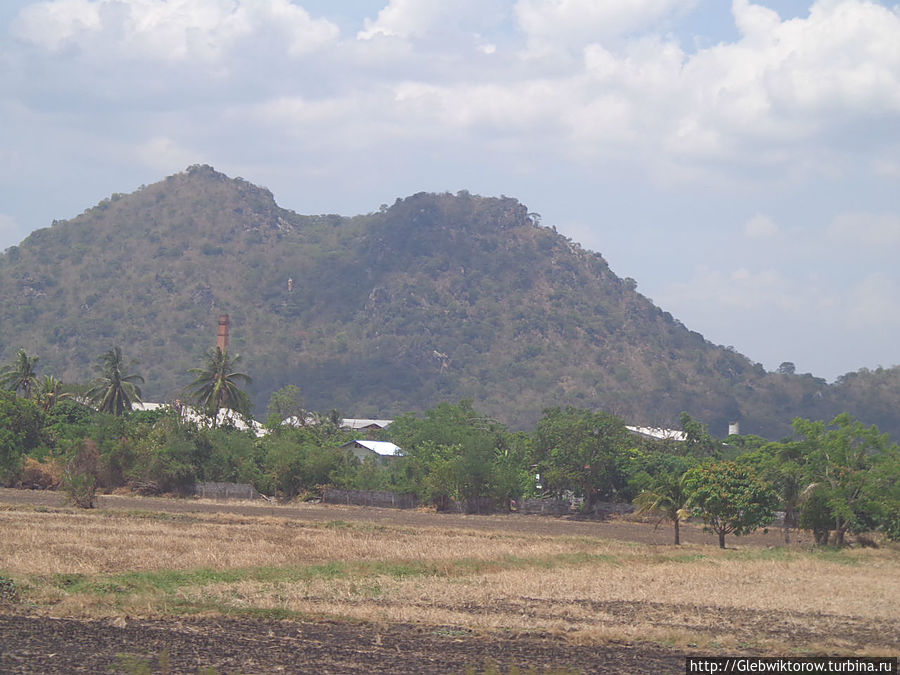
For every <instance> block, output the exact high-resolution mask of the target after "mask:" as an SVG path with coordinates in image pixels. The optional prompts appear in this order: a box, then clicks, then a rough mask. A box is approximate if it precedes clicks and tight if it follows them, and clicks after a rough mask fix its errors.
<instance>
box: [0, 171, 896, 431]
mask: <svg viewBox="0 0 900 675" xmlns="http://www.w3.org/2000/svg"><path fill="white" fill-rule="evenodd" d="M99 242H102V245H101V244H100V243H99ZM289 279H290V280H292V284H291V286H290V287H289V285H288V280H289ZM633 286H634V285H633V284H632V283H630V282H627V281H623V280H622V279H619V278H618V277H616V276H615V274H613V273H612V272H611V271H610V269H609V267H608V266H607V264H606V262H605V261H604V260H603V258H602V257H601V256H600V255H599V254H597V253H593V252H590V251H585V250H584V249H582V248H580V247H579V246H578V245H577V244H575V243H574V242H571V241H569V240H567V239H566V238H564V237H563V236H561V235H559V234H557V233H556V232H555V231H553V230H552V229H550V228H546V227H542V226H540V225H539V223H538V222H537V219H536V217H534V216H532V215H529V214H528V212H527V209H526V207H525V206H524V205H522V204H520V203H519V202H517V201H516V200H514V199H509V198H500V199H490V198H481V197H477V196H473V195H470V194H468V193H460V194H458V195H450V194H424V193H423V194H417V195H414V196H412V197H409V198H407V199H401V200H397V202H396V203H395V204H394V205H393V206H391V207H390V208H386V209H384V210H382V211H379V212H377V213H372V214H369V215H365V216H357V217H354V218H343V217H340V216H333V215H329V216H300V215H297V214H296V213H293V212H291V211H287V210H285V209H281V208H279V207H278V206H277V205H276V204H275V202H274V200H273V198H272V195H271V193H269V192H268V191H267V190H265V189H263V188H259V187H256V186H253V185H251V184H250V183H248V182H246V181H243V180H237V179H235V180H232V179H228V178H227V177H226V176H224V175H222V174H220V173H217V172H215V171H214V170H212V169H211V168H210V167H203V166H195V167H191V168H190V169H189V170H187V171H186V172H184V173H181V174H177V175H175V176H171V177H169V178H167V179H166V180H164V181H162V182H160V183H157V184H155V185H150V186H147V187H145V188H143V189H141V190H139V191H137V192H135V193H134V194H131V195H124V196H120V197H118V198H116V199H110V200H105V201H104V202H102V203H101V204H100V205H98V206H97V207H95V208H92V209H89V210H87V211H86V212H85V213H83V214H82V215H80V216H78V217H76V218H73V219H72V220H69V221H62V222H59V223H57V224H56V225H55V226H54V227H52V228H48V229H45V230H38V231H36V232H34V233H33V234H32V235H31V236H30V237H28V238H27V239H26V240H25V241H24V242H22V244H21V245H20V246H18V247H13V248H12V249H10V250H9V251H8V252H7V253H5V254H4V255H3V264H2V265H0V296H2V297H3V298H4V302H3V303H2V304H0V344H2V345H4V346H5V350H4V351H3V352H2V353H0V359H3V360H6V361H11V360H13V359H14V357H15V353H16V350H17V349H19V348H20V347H21V346H23V345H28V348H29V350H32V349H33V350H35V351H36V352H37V353H40V354H41V355H42V357H41V365H42V366H45V367H46V368H48V369H49V370H50V371H51V372H53V373H55V374H56V375H57V376H58V377H59V378H60V379H62V380H63V381H66V382H75V381H86V380H87V379H88V377H89V372H90V371H89V363H90V361H91V358H92V357H93V355H95V354H97V353H98V352H100V351H102V350H103V349H105V348H106V346H107V345H109V344H110V343H117V344H122V345H127V349H128V351H129V352H131V353H136V354H140V355H141V361H142V364H143V366H142V369H143V372H142V374H143V375H144V376H145V377H146V380H147V382H146V386H145V387H144V389H145V391H144V394H145V397H146V398H147V399H148V400H158V401H159V400H172V399H174V398H176V397H178V396H179V395H180V394H181V392H182V391H183V389H184V386H185V385H186V384H187V383H188V382H189V378H188V377H186V376H185V373H186V371H187V370H188V368H190V367H191V366H192V365H195V357H196V355H197V354H199V353H201V352H202V351H203V350H205V349H206V348H207V347H208V346H209V345H211V344H213V341H214V339H215V325H216V324H215V317H216V315H217V314H218V313H220V312H228V313H229V314H230V315H231V317H232V321H233V323H232V343H233V347H234V349H235V350H236V351H240V352H241V353H242V354H243V355H244V358H245V361H244V364H243V367H244V368H245V369H246V371H247V372H249V373H252V374H253V377H254V381H253V383H252V384H249V385H248V386H247V393H248V395H250V396H251V397H252V398H254V399H255V400H257V401H266V400H268V399H269V397H270V395H271V393H272V392H273V391H276V390H278V389H280V388H282V387H284V386H285V385H289V384H291V383H297V384H299V386H301V387H302V389H303V393H304V398H305V405H307V406H308V407H309V408H311V409H319V410H328V409H332V408H337V409H340V410H344V411H346V412H347V414H349V415H354V416H373V417H395V416H397V415H398V414H400V413H401V412H403V411H409V410H413V411H418V412H421V411H423V410H425V409H427V408H430V407H433V406H435V405H437V404H438V403H440V402H442V401H447V400H459V399H461V398H469V399H472V400H473V401H475V402H476V404H477V406H478V407H479V408H480V409H482V410H484V411H485V412H486V413H487V414H489V415H492V416H494V417H496V418H498V419H500V420H502V421H503V422H504V423H506V424H509V425H513V426H514V427H515V428H529V427H531V426H533V425H534V424H535V423H536V422H537V420H538V419H539V418H540V415H541V411H543V410H544V409H545V408H547V407H564V406H567V405H576V406H578V407H585V408H589V409H591V410H615V411H616V414H617V415H619V416H620V417H621V418H623V419H625V420H628V421H629V423H636V424H654V425H659V426H667V427H674V426H676V425H677V423H678V418H679V414H680V413H681V411H683V410H687V411H689V412H690V414H691V416H692V417H693V418H694V419H698V420H703V421H704V422H705V423H706V424H708V425H709V429H711V430H713V431H714V432H716V433H723V432H724V429H725V425H726V424H727V423H728V422H729V421H731V420H735V419H740V420H741V423H742V426H743V428H744V431H745V432H749V433H758V434H761V435H765V436H767V437H769V438H778V437H781V436H784V435H786V434H787V433H789V431H790V420H791V419H793V418H794V417H797V416H800V417H808V418H812V419H830V418H832V417H833V416H834V415H836V414H837V413H838V412H840V411H842V410H849V411H851V412H853V413H854V414H855V415H857V416H858V417H860V418H861V419H866V420H867V421H868V422H870V423H876V424H878V425H880V426H881V428H882V429H884V430H886V431H888V432H890V433H892V434H895V435H898V436H900V421H898V418H897V415H896V410H897V407H898V404H900V369H898V368H894V369H886V370H883V369H879V370H877V371H871V372H869V371H861V372H860V373H855V374H850V375H848V376H845V377H844V378H842V379H841V380H840V381H839V382H838V383H837V384H835V385H828V384H827V383H825V381H824V380H821V379H818V378H815V377H813V376H811V375H798V374H775V373H771V374H767V373H765V372H764V371H763V369H762V368H761V367H760V366H758V365H757V364H753V363H752V362H751V361H749V360H748V359H746V358H745V357H743V356H741V355H740V354H737V353H734V352H733V351H729V350H727V349H724V348H721V347H716V346H714V345H712V344H709V343H708V342H706V341H705V340H704V339H703V337H702V336H701V335H699V334H697V333H694V332H691V331H689V330H688V329H687V328H685V327H684V326H683V325H681V324H680V323H679V322H678V321H677V320H675V319H674V318H673V317H672V316H671V315H669V314H667V313H665V312H663V311H661V310H659V309H658V308H656V307H654V306H653V304H652V303H651V302H650V301H649V300H647V299H646V298H645V297H643V296H641V295H640V294H639V293H638V292H637V291H636V290H635V288H634V287H633Z"/></svg>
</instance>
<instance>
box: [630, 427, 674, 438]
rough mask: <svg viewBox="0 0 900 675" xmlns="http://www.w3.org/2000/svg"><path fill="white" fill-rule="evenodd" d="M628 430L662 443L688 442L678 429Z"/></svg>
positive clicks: (631, 428) (642, 428)
mask: <svg viewBox="0 0 900 675" xmlns="http://www.w3.org/2000/svg"><path fill="white" fill-rule="evenodd" d="M626 429H628V431H630V432H632V433H635V434H640V435H641V436H647V437H648V438H656V439H658V440H661V441H684V440H687V435H686V434H685V433H684V432H683V431H678V430H677V429H661V428H659V427H626Z"/></svg>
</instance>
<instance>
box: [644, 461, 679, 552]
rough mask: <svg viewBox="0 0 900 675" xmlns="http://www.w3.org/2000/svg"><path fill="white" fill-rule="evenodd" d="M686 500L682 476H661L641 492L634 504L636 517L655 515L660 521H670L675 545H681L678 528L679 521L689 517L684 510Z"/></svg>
mask: <svg viewBox="0 0 900 675" xmlns="http://www.w3.org/2000/svg"><path fill="white" fill-rule="evenodd" d="M687 498H688V497H687V492H685V488H684V475H681V476H678V475H672V474H663V475H662V476H660V477H659V478H657V479H656V480H655V481H654V483H653V485H652V486H651V487H650V488H649V489H647V490H644V491H643V492H641V494H639V495H638V496H637V497H636V498H635V500H634V503H635V506H637V507H638V510H637V514H638V515H645V514H648V513H655V514H658V515H659V516H660V519H662V520H669V521H671V522H672V526H673V528H674V530H675V545H676V546H678V545H679V544H680V543H681V536H680V534H679V527H678V526H679V524H680V522H681V519H682V518H683V517H684V516H686V515H689V513H688V512H687V509H686V508H685V506H686V502H687Z"/></svg>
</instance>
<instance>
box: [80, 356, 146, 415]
mask: <svg viewBox="0 0 900 675" xmlns="http://www.w3.org/2000/svg"><path fill="white" fill-rule="evenodd" d="M100 363H101V370H102V372H101V375H100V377H98V378H97V379H96V380H94V381H93V382H91V388H90V389H89V390H88V392H87V395H88V396H89V397H90V399H91V400H92V401H93V402H94V403H95V404H96V406H97V409H98V410H100V411H101V412H107V413H110V414H112V415H121V414H123V413H125V412H126V411H129V410H131V404H132V403H140V402H141V389H140V387H138V386H137V383H138V382H140V383H141V384H143V383H144V378H143V377H141V376H140V375H129V374H127V373H126V370H125V364H124V362H123V360H122V350H121V349H120V348H119V347H113V348H112V349H110V350H109V351H108V352H106V353H105V354H103V356H101V357H100Z"/></svg>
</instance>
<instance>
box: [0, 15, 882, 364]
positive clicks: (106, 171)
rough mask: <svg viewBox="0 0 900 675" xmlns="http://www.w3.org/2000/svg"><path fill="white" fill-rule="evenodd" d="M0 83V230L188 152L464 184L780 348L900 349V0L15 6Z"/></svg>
mask: <svg viewBox="0 0 900 675" xmlns="http://www.w3.org/2000/svg"><path fill="white" fill-rule="evenodd" d="M0 78H2V79H0V82H2V86H0V122H2V124H0V250H4V249H6V248H7V247H9V246H12V245H15V244H17V243H19V242H20V241H21V240H22V239H24V238H25V237H26V236H27V235H28V234H29V233H30V232H31V231H33V230H35V229H38V228H42V227H47V226H48V225H49V224H50V223H51V221H53V220H54V219H60V220H63V219H67V218H72V217H74V216H76V215H78V214H79V213H81V212H82V211H84V210H85V209H87V208H89V207H91V206H93V205H94V204H96V203H97V202H99V201H100V200H101V199H103V198H105V197H107V196H109V195H110V194H112V193H116V192H119V193H128V192H131V191H133V190H135V189H137V188H138V187H139V186H141V185H143V184H150V183H154V182H157V181H159V180H161V179H162V178H164V177H165V176H167V175H171V174H173V173H176V172H179V171H183V170H184V169H185V168H186V167H188V166H190V165H192V164H210V165H212V166H214V167H215V168H216V169H217V170H219V171H222V172H224V173H226V174H228V175H229V176H232V177H237V176H240V177H243V178H245V179H246V180H248V181H250V182H252V183H256V184H258V185H262V186H265V187H267V188H269V189H270V190H271V191H272V192H273V193H274V195H275V199H276V200H277V201H278V203H279V205H281V206H282V207H285V208H289V209H292V210H294V211H296V212H298V213H301V214H318V213H338V214H341V215H348V216H349V215H355V214H358V213H369V212H373V211H377V210H378V209H379V207H380V206H381V205H382V204H391V203H393V202H394V200H395V199H397V198H398V197H405V196H408V195H411V194H414V193H417V192H421V191H430V192H445V191H449V192H457V191H459V190H468V191H469V192H471V193H473V194H480V195H484V196H500V195H506V196H509V197H515V198H517V199H519V200H520V201H521V202H522V203H524V204H526V205H527V206H528V208H529V210H530V211H532V212H536V213H539V214H540V215H541V218H542V222H543V224H544V225H547V226H551V225H552V226H554V227H556V229H557V230H558V231H559V232H561V233H562V234H564V235H566V236H567V237H570V238H571V239H573V240H574V241H576V242H579V243H580V244H581V245H582V246H584V247H585V248H588V249H590V250H593V251H598V252H600V253H602V254H603V256H604V257H605V258H606V260H607V261H608V262H609V263H610V266H611V268H612V269H613V271H614V272H615V273H616V274H618V275H619V276H620V277H631V278H633V279H635V280H636V281H637V283H638V290H639V291H640V292H641V293H643V294H644V295H645V296H647V297H648V298H650V299H652V300H653V302H654V303H655V304H656V305H658V306H659V307H661V308H663V309H664V310H666V311H668V312H670V313H671V314H672V315H674V316H675V317H676V318H678V319H679V320H681V321H682V322H683V323H684V324H685V325H686V326H687V327H688V328H690V329H692V330H695V331H698V332H700V333H702V334H703V335H704V336H705V337H706V338H707V339H708V340H710V341H712V342H714V343H716V344H721V345H726V346H732V347H734V348H735V349H736V350H737V351H739V352H741V353H743V354H745V355H746V356H748V357H749V358H750V359H751V360H753V361H754V362H759V363H762V364H763V365H764V366H765V367H766V368H767V369H769V370H774V369H776V368H777V367H778V366H779V364H781V363H782V362H784V361H790V362H792V363H794V364H796V368H797V372H800V373H806V372H810V373H813V374H814V375H816V376H817V377H823V378H826V379H828V380H829V381H831V380H834V379H835V378H836V377H838V376H840V375H841V374H844V373H847V372H851V371H855V370H858V369H860V368H863V367H865V368H870V369H874V368H877V367H879V366H884V367H890V366H893V365H897V364H900V342H898V339H897V337H898V335H900V311H898V303H900V265H898V264H897V261H898V257H900V256H898V254H900V5H898V4H897V3H895V2H888V1H884V2H864V1H862V0H817V1H816V2H809V1H801V0H783V1H780V2H776V1H774V0H758V1H757V2H751V1H750V0H734V1H733V2H731V3H730V4H729V2H727V1H726V0H627V1H626V0H453V2H447V1H446V0H295V1H293V2H292V1H290V0H46V1H41V2H36V1H28V0H4V1H3V2H2V3H0Z"/></svg>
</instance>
